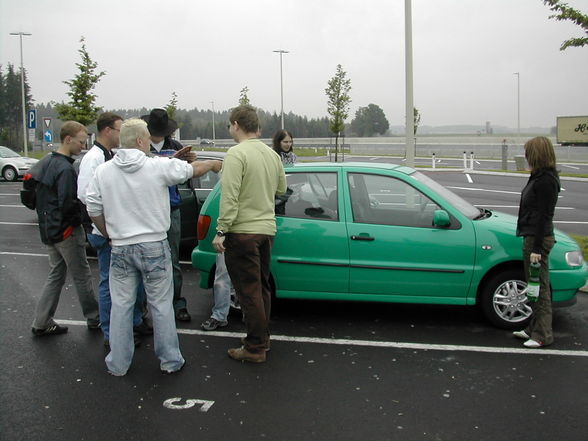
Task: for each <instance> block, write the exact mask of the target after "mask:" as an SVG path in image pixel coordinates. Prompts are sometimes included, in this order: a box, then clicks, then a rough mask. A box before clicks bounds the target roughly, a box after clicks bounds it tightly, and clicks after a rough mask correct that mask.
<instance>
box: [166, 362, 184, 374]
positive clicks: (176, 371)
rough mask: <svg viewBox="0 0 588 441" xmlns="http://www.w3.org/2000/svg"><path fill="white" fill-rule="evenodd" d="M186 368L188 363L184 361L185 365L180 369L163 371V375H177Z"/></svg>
mask: <svg viewBox="0 0 588 441" xmlns="http://www.w3.org/2000/svg"><path fill="white" fill-rule="evenodd" d="M184 366H186V362H185V361H184V364H182V365H181V366H180V368H179V369H176V370H175V371H168V370H167V369H161V373H162V374H163V375H171V374H175V373H178V372H180V371H181V370H182V369H184Z"/></svg>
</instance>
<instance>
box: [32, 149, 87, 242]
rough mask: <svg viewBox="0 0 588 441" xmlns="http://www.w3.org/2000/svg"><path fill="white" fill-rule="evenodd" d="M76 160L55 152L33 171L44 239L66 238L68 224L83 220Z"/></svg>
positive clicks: (55, 240)
mask: <svg viewBox="0 0 588 441" xmlns="http://www.w3.org/2000/svg"><path fill="white" fill-rule="evenodd" d="M73 162H74V160H73V159H72V158H70V157H69V156H65V155H62V154H61V153H57V152H52V153H51V154H49V155H47V156H45V158H43V159H42V160H41V161H39V162H38V163H37V165H36V166H35V168H34V170H31V173H32V175H33V178H34V179H35V180H37V181H38V182H39V183H38V184H37V195H36V200H37V202H36V203H37V207H36V209H37V216H38V217H39V231H40V233H41V240H42V241H43V243H46V244H54V243H57V242H61V241H62V240H64V237H63V233H64V232H65V230H66V229H67V228H68V227H77V226H78V225H80V224H81V223H82V215H81V210H80V204H81V202H79V201H78V196H77V195H78V184H77V178H78V176H77V173H76V172H75V170H74V168H73V166H72V164H73Z"/></svg>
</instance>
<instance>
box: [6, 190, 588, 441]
mask: <svg viewBox="0 0 588 441" xmlns="http://www.w3.org/2000/svg"><path fill="white" fill-rule="evenodd" d="M19 188H20V183H5V182H0V244H1V245H0V344H1V348H2V352H1V354H2V355H1V357H0V396H1V397H2V400H1V404H0V439H2V440H4V439H5V440H47V441H51V440H60V441H62V440H106V439H109V440H193V439H201V440H219V439H221V440H224V439H246V440H258V439H268V440H360V439H374V440H505V441H506V440H509V441H512V440H531V439H532V440H545V441H547V440H549V441H551V440H556V439H565V440H578V441H580V440H585V439H586V434H587V433H588V421H587V420H586V418H585V413H586V412H585V411H586V409H587V408H588V394H586V390H588V377H587V376H586V371H587V368H588V326H587V325H588V295H586V294H582V295H580V296H579V297H578V303H577V304H576V305H575V306H572V307H568V308H561V309H556V310H555V315H554V329H555V338H556V342H555V344H554V345H553V346H550V347H549V348H545V349H540V350H529V349H523V347H522V345H521V341H519V340H515V339H513V338H512V337H511V336H510V333H509V332H507V331H503V330H499V329H495V328H493V327H491V326H490V325H488V324H487V323H486V322H485V321H484V320H483V318H482V316H481V314H479V312H478V311H477V309H476V308H472V307H448V306H423V305H396V304H387V305H383V304H363V303H361V304H360V303H343V302H336V303H334V302H310V301H279V302H277V303H276V304H275V309H274V313H273V316H272V323H271V327H272V335H273V340H272V349H271V351H270V353H269V354H268V361H267V363H265V364H261V365H249V364H243V363H238V362H235V361H233V360H231V359H229V358H228V357H227V355H226V350H227V349H228V348H230V347H235V346H237V345H238V337H240V336H241V335H243V334H242V333H243V331H244V328H243V324H242V323H241V321H240V319H239V318H238V317H232V318H231V319H230V324H229V326H228V327H227V328H223V329H222V330H221V331H220V332H215V333H205V332H204V331H201V330H200V328H199V325H200V323H201V322H202V321H203V320H205V319H206V318H207V317H208V315H209V312H210V307H211V303H212V299H211V292H210V290H202V289H200V288H198V273H197V272H196V271H195V270H194V269H192V268H191V267H190V266H189V265H183V267H182V269H183V272H184V295H185V296H186V297H187V299H188V309H189V311H190V313H191V314H192V317H193V318H192V322H190V323H187V324H184V323H179V324H178V332H179V336H180V345H181V349H182V352H183V355H184V357H185V358H186V360H187V366H186V368H185V369H184V370H183V371H182V372H180V373H178V374H175V375H171V376H164V375H162V374H161V373H160V372H159V368H158V363H157V360H156V357H155V355H154V354H153V345H152V339H151V338H147V339H145V341H144V342H143V344H142V346H141V347H140V348H138V349H137V351H136V353H135V358H134V361H133V365H132V367H131V370H130V371H129V373H128V375H127V376H125V377H122V378H115V377H112V376H110V375H108V374H107V373H106V369H105V366H104V356H105V355H106V353H105V351H104V348H103V346H102V337H101V335H100V333H99V332H98V331H90V330H88V329H87V328H86V326H85V323H84V321H83V316H82V314H81V311H80V307H79V304H78V302H77V299H76V295H75V289H74V288H73V286H72V284H71V280H69V279H68V281H67V283H66V286H65V288H64V290H63V293H62V298H61V301H60V305H59V308H58V310H57V313H56V318H57V319H59V320H60V321H61V322H62V323H65V324H66V325H67V326H69V332H68V333H67V334H65V335H59V336H52V337H43V338H33V337H32V335H31V332H30V324H31V322H32V314H33V310H34V306H35V303H36V300H37V298H38V295H39V292H40V290H41V288H42V285H43V282H44V280H45V277H46V275H47V271H48V264H47V258H46V252H45V249H44V246H43V245H42V244H41V242H40V240H39V236H38V231H37V227H36V226H35V225H34V224H35V222H36V217H35V214H34V213H33V212H31V211H29V210H27V209H25V208H22V207H13V206H12V205H18V198H17V197H15V196H14V195H16V194H17V193H18V189H19ZM90 265H91V267H92V271H93V274H94V276H95V280H96V276H97V265H96V262H95V261H94V260H91V261H90Z"/></svg>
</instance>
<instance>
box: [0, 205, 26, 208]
mask: <svg viewBox="0 0 588 441" xmlns="http://www.w3.org/2000/svg"><path fill="white" fill-rule="evenodd" d="M0 207H5V208H14V207H18V208H26V207H25V206H24V205H0Z"/></svg>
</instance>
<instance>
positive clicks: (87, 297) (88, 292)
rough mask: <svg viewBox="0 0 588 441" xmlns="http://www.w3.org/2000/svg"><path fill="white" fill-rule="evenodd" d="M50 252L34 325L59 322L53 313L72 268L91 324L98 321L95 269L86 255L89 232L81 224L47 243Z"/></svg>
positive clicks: (78, 292) (81, 303)
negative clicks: (58, 238) (62, 238)
mask: <svg viewBox="0 0 588 441" xmlns="http://www.w3.org/2000/svg"><path fill="white" fill-rule="evenodd" d="M47 253H48V254H49V275H48V276H47V281H46V282H45V286H44V287H43V291H42V293H41V297H40V298H39V301H38V302H37V307H36V311H35V320H34V321H33V328H36V329H45V328H48V327H49V326H51V325H53V324H55V322H54V321H53V316H54V315H55V311H56V310H57V305H58V304H59V297H60V296H61V289H62V288H63V285H64V284H65V277H66V275H67V272H68V271H69V273H70V275H71V277H72V279H73V282H74V285H75V287H76V292H77V294H78V300H79V301H80V305H81V306H82V312H83V313H84V317H86V322H87V323H88V324H92V325H93V324H95V323H98V321H99V320H100V315H99V313H98V303H97V302H96V296H95V294H94V289H93V288H92V273H91V272H90V267H89V266H88V259H87V257H86V233H85V231H84V228H83V227H82V226H81V225H79V226H77V227H75V228H74V231H73V233H72V235H71V236H70V237H68V238H67V239H65V240H63V241H61V242H58V243H56V244H53V245H47Z"/></svg>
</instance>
